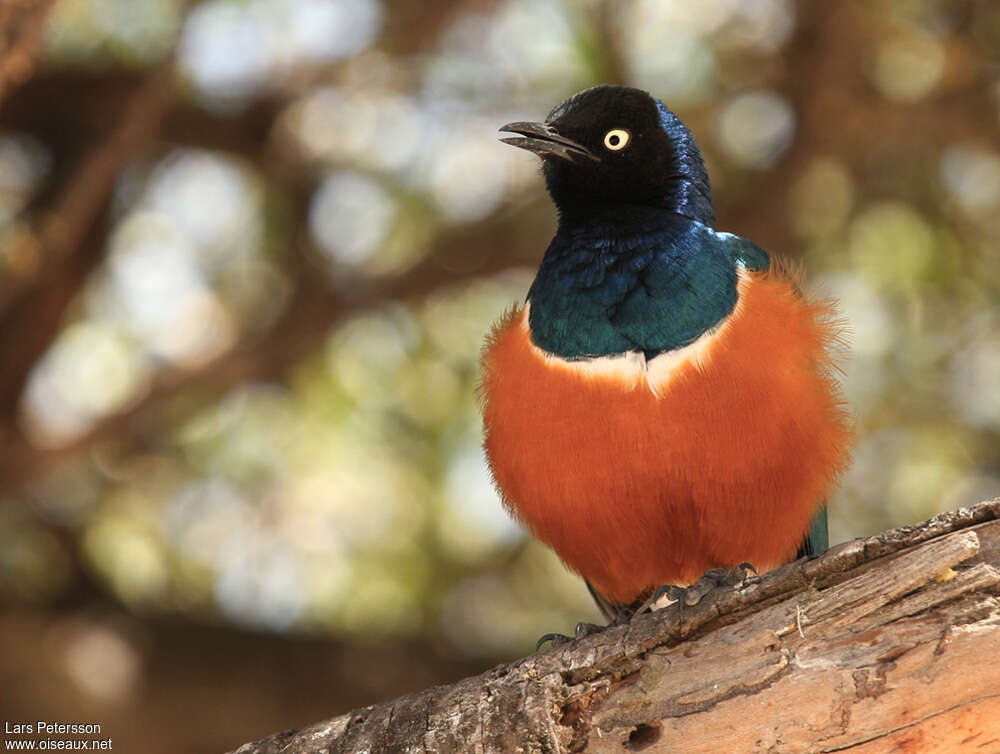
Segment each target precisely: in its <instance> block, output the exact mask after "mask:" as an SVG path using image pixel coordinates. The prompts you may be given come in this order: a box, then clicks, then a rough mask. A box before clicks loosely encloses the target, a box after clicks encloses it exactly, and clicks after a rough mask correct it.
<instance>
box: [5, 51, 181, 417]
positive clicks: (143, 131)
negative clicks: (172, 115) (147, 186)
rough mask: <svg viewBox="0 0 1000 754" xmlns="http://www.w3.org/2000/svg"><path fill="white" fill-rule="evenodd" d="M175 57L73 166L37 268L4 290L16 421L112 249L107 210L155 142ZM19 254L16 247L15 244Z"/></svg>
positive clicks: (39, 244)
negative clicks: (124, 174) (69, 316)
mask: <svg viewBox="0 0 1000 754" xmlns="http://www.w3.org/2000/svg"><path fill="white" fill-rule="evenodd" d="M174 76H175V73H174V65H173V61H172V59H171V60H168V61H166V62H164V63H163V64H161V66H160V67H159V68H158V69H157V70H156V71H154V72H153V73H152V74H150V75H149V76H148V77H147V78H146V79H145V81H144V82H143V83H142V86H140V87H139V88H138V89H137V90H136V91H135V93H134V94H133V95H132V97H130V99H129V102H128V104H127V105H126V107H125V108H124V111H123V113H122V114H121V117H120V119H119V120H118V122H117V124H116V125H115V127H114V128H113V129H112V130H111V131H110V132H109V133H107V135H106V136H105V137H104V139H103V142H102V143H101V145H100V146H99V147H97V148H96V149H94V150H93V151H91V152H89V153H87V154H86V157H85V158H84V159H83V160H82V162H81V163H80V164H79V166H78V167H75V168H73V169H71V170H69V171H67V172H66V174H65V177H64V179H63V181H62V182H61V186H60V189H59V196H58V198H57V199H56V200H55V202H54V205H53V206H52V208H51V209H50V210H49V211H48V212H46V215H45V218H44V219H43V221H42V222H41V224H40V227H39V230H38V233H37V236H30V237H28V238H25V239H23V240H21V241H18V242H16V243H27V244H32V245H34V246H35V249H34V251H33V252H31V253H33V254H34V255H35V256H37V261H36V262H35V264H34V265H33V270H32V272H31V274H28V275H25V276H23V277H21V278H18V279H15V280H10V281H8V282H7V285H6V286H5V287H4V288H3V289H2V290H0V317H2V319H0V351H2V352H3V353H4V354H5V359H4V360H5V364H4V371H3V373H2V374H0V416H3V417H5V418H6V420H7V421H12V419H13V417H14V416H15V415H16V413H17V407H18V401H19V399H20V396H21V392H22V390H23V388H24V384H25V382H26V381H27V378H28V374H29V373H30V371H31V368H32V367H33V366H34V364H35V362H36V361H37V360H38V358H39V357H41V355H42V354H43V353H45V351H46V349H47V348H48V346H49V344H50V343H51V342H52V341H53V339H54V338H55V337H56V335H57V334H58V333H59V330H60V327H61V326H62V324H63V317H64V314H65V312H66V308H67V306H68V305H69V303H70V302H71V301H72V300H73V298H74V297H75V295H76V293H77V291H78V290H79V289H80V286H81V285H82V284H83V283H84V281H85V280H86V279H87V277H88V275H89V273H90V271H91V270H92V269H93V268H94V266H95V265H96V264H97V262H98V261H100V259H102V258H103V257H104V255H105V252H106V243H105V241H106V238H105V231H106V228H105V223H104V222H103V221H102V218H103V216H104V213H105V207H106V205H107V203H108V200H109V198H110V195H111V191H112V189H113V188H114V186H115V182H116V181H117V180H118V176H119V174H120V173H121V171H122V170H123V169H124V168H125V166H126V165H127V164H128V163H129V162H131V161H132V160H133V159H135V158H136V156H137V155H138V154H139V153H140V152H141V150H142V149H143V148H145V147H146V146H148V145H149V144H151V143H152V141H153V138H154V135H155V132H156V128H157V125H158V123H159V121H160V119H161V118H162V117H163V115H164V113H165V112H166V109H167V106H168V104H169V102H170V99H171V97H172V94H173V82H174ZM15 255H16V252H15Z"/></svg>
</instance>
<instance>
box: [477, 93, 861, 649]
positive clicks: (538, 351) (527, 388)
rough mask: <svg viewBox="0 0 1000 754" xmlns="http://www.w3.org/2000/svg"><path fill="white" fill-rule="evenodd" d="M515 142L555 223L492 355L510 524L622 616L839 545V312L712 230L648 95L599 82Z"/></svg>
mask: <svg viewBox="0 0 1000 754" xmlns="http://www.w3.org/2000/svg"><path fill="white" fill-rule="evenodd" d="M500 131H501V133H504V134H512V135H507V136H504V137H503V138H501V139H500V140H501V141H502V142H504V143H506V144H509V145H512V146H514V147H519V148H521V149H525V150H528V151H529V152H533V153H534V154H536V155H537V156H538V157H540V158H541V164H542V173H543V175H544V179H545V186H546V188H547V190H548V193H549V195H550V197H551V199H552V201H553V202H554V204H555V208H556V211H557V216H558V223H557V228H556V231H555V235H554V237H553V238H552V241H551V242H550V244H549V246H548V248H547V249H546V251H545V253H544V256H543V257H542V261H541V264H540V266H539V269H538V272H537V275H536V277H535V279H534V282H533V283H532V284H531V287H530V288H529V290H528V293H527V296H526V299H525V301H524V303H523V305H519V306H513V307H512V308H511V309H509V310H508V311H507V312H506V313H504V314H503V316H501V317H500V319H499V320H498V321H497V322H496V324H495V325H494V327H493V328H492V330H491V331H490V333H489V334H488V335H487V337H486V340H485V343H484V346H483V351H482V357H481V364H480V366H481V381H480V387H479V399H480V406H481V411H482V417H483V427H484V436H483V446H484V449H485V454H486V458H487V461H488V465H489V468H490V471H491V474H492V478H493V481H494V483H495V486H496V488H497V489H498V491H499V494H500V498H501V500H502V503H503V505H504V506H505V508H506V509H507V510H508V512H509V513H510V514H512V515H513V517H514V518H515V519H517V520H518V521H519V522H520V523H521V524H523V525H524V526H525V527H526V528H527V529H528V530H529V531H530V533H531V534H532V535H533V536H534V537H536V538H537V539H538V540H540V541H541V542H543V543H545V544H546V545H548V546H549V547H550V548H552V550H554V551H555V553H556V554H557V555H558V556H559V558H560V559H561V560H562V561H563V563H564V564H565V565H566V566H567V567H568V568H569V569H571V570H572V571H575V572H576V573H577V574H578V575H579V576H581V577H582V578H583V579H584V581H585V582H586V585H587V587H588V588H589V590H590V592H591V594H592V595H593V597H594V599H595V600H596V602H597V605H598V607H599V608H600V609H601V611H602V612H603V614H604V616H605V617H606V618H607V619H608V620H609V621H610V622H615V621H620V620H623V619H625V618H629V617H630V616H632V615H634V614H635V612H636V611H637V610H638V609H639V608H640V606H642V605H644V604H648V602H649V601H650V599H651V598H653V597H654V596H655V595H657V594H662V589H663V588H670V587H673V588H679V589H681V590H682V591H683V589H685V588H688V589H692V588H693V585H694V586H696V585H699V584H703V583H704V579H706V578H710V577H712V574H714V577H713V578H715V581H713V582H712V583H713V584H714V585H719V584H721V583H723V582H724V581H725V580H724V579H722V578H720V577H719V574H720V573H721V574H732V573H737V572H739V570H740V569H741V568H747V567H752V568H754V570H755V571H758V570H759V571H760V572H761V573H763V572H765V571H767V570H771V569H773V568H776V567H779V566H781V565H783V564H784V563H787V562H789V561H791V560H793V559H794V558H796V557H798V556H802V555H813V554H816V553H818V552H820V551H822V550H823V549H825V548H826V547H827V543H828V537H827V517H826V516H827V514H826V503H825V501H826V500H827V498H828V496H829V495H830V493H831V491H832V489H833V487H834V486H835V484H836V482H837V479H838V476H839V475H840V474H841V473H842V472H843V471H844V470H845V469H846V467H847V465H848V463H849V458H850V450H851V445H852V438H853V427H852V419H851V417H850V414H849V411H848V410H847V408H846V404H845V401H844V399H843V398H842V394H841V390H840V385H839V374H840V372H841V368H840V360H841V358H842V357H843V355H844V351H845V349H846V345H845V341H844V331H845V323H844V321H843V319H842V318H841V316H840V314H839V312H838V310H837V305H836V302H835V301H834V300H832V299H828V298H823V297H822V296H820V295H817V294H813V293H809V292H807V291H806V290H805V288H804V285H803V282H802V275H801V272H800V270H799V269H797V268H796V266H795V265H794V264H792V263H791V262H788V261H786V260H784V259H783V258H781V257H779V256H772V255H770V254H768V252H766V251H765V250H764V249H762V248H761V247H760V246H758V245H757V244H755V243H753V242H752V241H750V240H748V239H745V238H742V237H740V236H738V235H735V234H732V233H727V232H723V231H719V230H717V229H716V228H715V210H714V206H713V203H712V198H711V193H710V187H709V179H708V175H707V173H706V170H705V167H704V162H703V160H702V156H701V152H700V150H699V148H698V145H697V143H696V142H695V139H694V137H693V135H692V134H691V132H690V131H689V130H688V128H687V127H686V126H685V125H684V124H683V123H682V122H681V121H680V119H679V118H678V117H677V116H676V115H675V114H674V113H673V112H672V111H671V110H670V109H668V108H667V107H666V106H665V105H664V104H663V103H662V102H661V101H659V100H657V99H655V98H654V97H653V96H652V95H650V94H649V93H648V92H646V91H643V90H640V89H635V88H630V87H623V86H611V85H601V86H595V87H592V88H589V89H586V90H584V91H582V92H579V93H578V94H575V95H573V96H572V97H570V98H569V99H567V100H566V101H564V102H562V103H561V104H559V105H558V106H557V107H556V108H555V109H553V110H552V111H551V112H550V113H549V115H548V117H547V118H546V120H545V121H544V122H526V121H522V122H515V123H508V124H506V125H504V126H503V127H502V128H501V129H500ZM750 564H752V566H750ZM726 583H730V582H726ZM578 631H579V627H578ZM543 638H544V637H543Z"/></svg>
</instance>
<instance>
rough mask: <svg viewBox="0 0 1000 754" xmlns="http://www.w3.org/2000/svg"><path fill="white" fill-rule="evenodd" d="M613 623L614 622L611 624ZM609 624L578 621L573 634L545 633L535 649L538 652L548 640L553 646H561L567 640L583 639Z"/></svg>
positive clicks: (599, 631) (597, 632)
mask: <svg viewBox="0 0 1000 754" xmlns="http://www.w3.org/2000/svg"><path fill="white" fill-rule="evenodd" d="M609 625H613V624H609ZM605 628H607V626H598V625H597V624H596V623H582V622H581V623H577V624H576V630H575V631H573V635H572V636H566V634H555V633H552V634H545V635H544V636H542V638H540V639H539V640H538V642H537V643H536V644H535V651H536V652H537V651H538V650H540V649H541V648H542V645H543V644H545V643H546V642H552V646H553V647H561V646H562V645H563V644H566V643H567V642H571V641H575V640H576V639H582V638H583V637H584V636H590V635H591V634H599V633H601V631H603V630H604V629H605Z"/></svg>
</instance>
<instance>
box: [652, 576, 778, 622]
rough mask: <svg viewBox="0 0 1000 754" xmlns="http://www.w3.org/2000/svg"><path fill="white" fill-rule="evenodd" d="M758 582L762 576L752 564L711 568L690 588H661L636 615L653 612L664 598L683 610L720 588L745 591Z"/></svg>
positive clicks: (664, 586)
mask: <svg viewBox="0 0 1000 754" xmlns="http://www.w3.org/2000/svg"><path fill="white" fill-rule="evenodd" d="M750 574H753V575H752V576H751V575H750ZM758 581H760V575H759V574H758V572H757V569H756V568H755V567H754V566H753V565H752V564H751V563H740V564H739V565H738V566H736V567H735V568H710V569H709V570H707V571H705V573H704V574H703V575H702V577H701V578H700V579H698V580H697V581H696V582H695V583H693V584H691V585H690V586H674V585H673V584H665V585H663V586H661V587H659V588H658V589H657V590H656V591H655V592H653V596H652V597H650V598H649V599H648V600H646V601H645V602H644V603H643V604H642V606H641V607H640V608H639V609H638V610H636V614H637V615H638V614H639V613H643V612H646V611H647V610H651V609H652V606H653V605H655V604H656V603H657V602H658V601H659V600H660V599H662V598H663V597H668V598H669V599H670V600H671V602H673V603H676V605H677V609H678V610H683V609H684V607H685V606H688V607H690V606H693V605H697V604H698V603H699V602H701V600H702V599H703V598H704V597H705V595H707V594H708V593H709V592H711V591H713V590H715V589H718V588H720V587H731V588H735V589H743V588H745V587H746V586H748V585H749V584H755V583H757V582H758Z"/></svg>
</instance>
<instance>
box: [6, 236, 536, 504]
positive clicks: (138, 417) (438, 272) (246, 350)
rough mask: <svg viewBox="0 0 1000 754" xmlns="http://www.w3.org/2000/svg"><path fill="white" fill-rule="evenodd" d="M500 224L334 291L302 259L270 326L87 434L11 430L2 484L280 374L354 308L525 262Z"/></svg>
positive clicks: (156, 387) (413, 296) (21, 481)
mask: <svg viewBox="0 0 1000 754" xmlns="http://www.w3.org/2000/svg"><path fill="white" fill-rule="evenodd" d="M510 237H511V235H510V234H501V233H498V232H497V230H496V227H495V223H484V224H483V225H481V226H479V227H477V228H473V229H463V230H460V231H456V232H454V233H453V234H451V237H447V238H444V239H442V240H441V241H440V242H439V244H438V245H437V248H436V249H435V253H434V254H432V255H431V256H429V257H428V258H426V259H424V260H423V261H422V262H420V263H419V264H418V265H416V266H415V267H413V268H412V269H410V270H409V271H407V272H404V273H402V274H400V275H397V276H390V277H384V278H381V279H374V280H372V279H366V280H359V281H357V282H356V284H353V285H349V284H345V285H343V286H341V288H342V290H344V291H350V293H349V294H347V293H344V294H340V295H338V294H336V293H334V292H332V291H331V287H330V284H329V283H328V282H327V278H326V275H325V274H323V273H322V272H320V271H318V270H316V269H313V268H312V266H311V265H309V264H308V262H304V261H302V262H300V263H299V272H298V274H297V275H296V279H295V280H294V281H293V288H292V297H291V304H290V305H289V307H288V309H287V310H286V311H285V312H284V313H283V315H282V316H281V317H280V319H279V320H278V321H277V322H276V323H275V324H274V325H273V326H272V328H271V329H270V330H269V331H268V332H267V333H265V334H264V335H262V336H260V337H259V338H253V339H250V340H248V341H247V342H245V343H242V344H240V345H238V346H237V347H236V348H234V349H233V350H231V351H229V352H227V353H225V354H223V355H222V356H220V357H218V358H217V359H215V360H212V361H210V362H208V363H207V364H204V365H203V366H200V367H198V368H197V369H194V370H173V371H166V372H164V373H162V374H160V375H159V376H158V377H157V378H156V380H155V382H154V384H153V385H152V386H151V388H150V390H148V391H147V392H146V393H145V394H143V395H142V396H141V397H140V400H139V402H138V403H136V404H135V405H133V406H131V407H129V408H128V409H126V410H124V411H123V412H121V413H119V414H114V415H111V416H109V417H108V418H106V419H104V420H103V421H101V422H100V423H99V424H97V425H96V426H95V427H94V428H93V429H92V430H91V431H89V432H88V433H87V434H86V435H84V436H83V437H81V438H80V439H78V440H76V441H75V442H73V443H71V444H69V445H67V446H64V447H60V448H58V449H52V450H44V449H41V448H37V447H35V446H34V445H33V444H31V442H30V441H29V440H28V439H27V438H25V437H24V436H23V435H21V434H20V433H19V432H11V433H9V434H8V442H7V444H6V447H5V448H4V450H3V453H0V480H2V482H0V485H2V487H3V488H4V489H6V490H9V491H17V490H18V489H20V488H21V487H23V486H24V485H25V484H27V483H29V482H31V481H32V480H35V479H38V478H40V477H41V476H43V475H44V474H46V473H48V472H50V471H52V470H53V469H54V467H55V466H57V465H58V464H59V463H62V462H64V461H66V460H67V459H69V458H72V457H75V456H78V455H79V454H80V453H81V452H85V451H86V450H87V449H88V448H91V447H93V446H94V445H95V444H97V443H100V442H107V441H113V443H114V444H116V445H121V446H123V447H125V448H127V447H129V446H130V445H131V444H132V443H133V442H134V441H135V440H136V439H137V438H139V437H142V436H143V435H145V434H147V433H148V431H150V429H151V428H152V427H154V426H156V425H157V421H158V420H159V419H161V418H162V417H161V412H162V410H163V406H164V404H165V403H166V402H167V401H168V400H169V399H170V398H171V397H173V396H176V395H179V394H180V393H182V392H184V391H196V392H199V393H201V394H210V395H213V396H218V395H220V394H222V393H223V392H225V390H227V389H229V388H231V387H233V386H235V385H238V384H240V383H243V382H248V381H254V380H280V379H282V378H283V377H284V376H285V374H286V371H287V370H288V369H289V368H290V367H292V366H293V365H294V364H295V363H297V362H298V361H299V360H300V359H301V358H303V357H304V356H306V355H308V353H309V352H310V351H311V350H312V349H314V348H316V347H317V346H318V345H319V344H320V343H321V342H322V339H323V337H324V336H325V335H326V334H327V333H328V332H329V330H330V328H331V327H333V326H335V325H336V323H338V322H340V321H342V320H343V319H345V318H346V317H347V316H349V315H350V314H352V313H355V312H359V311H363V310H364V309H367V308H370V307H372V306H376V305H378V304H380V303H384V302H386V301H393V300H406V301H411V302H412V301H416V300H419V299H420V298H422V297H424V296H427V295H428V294H430V293H432V292H434V291H436V290H439V289H440V288H442V287H444V286H449V285H458V284H461V283H465V282H469V281H470V280H473V279H476V278H480V277H485V276H488V275H492V274H495V273H497V272H501V271H503V270H505V269H510V268H512V267H516V266H518V265H519V264H523V260H522V259H520V258H518V257H516V256H514V255H512V254H511V249H510V248H509V247H505V246H504V244H503V242H502V241H501V239H504V240H507V239H510Z"/></svg>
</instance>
